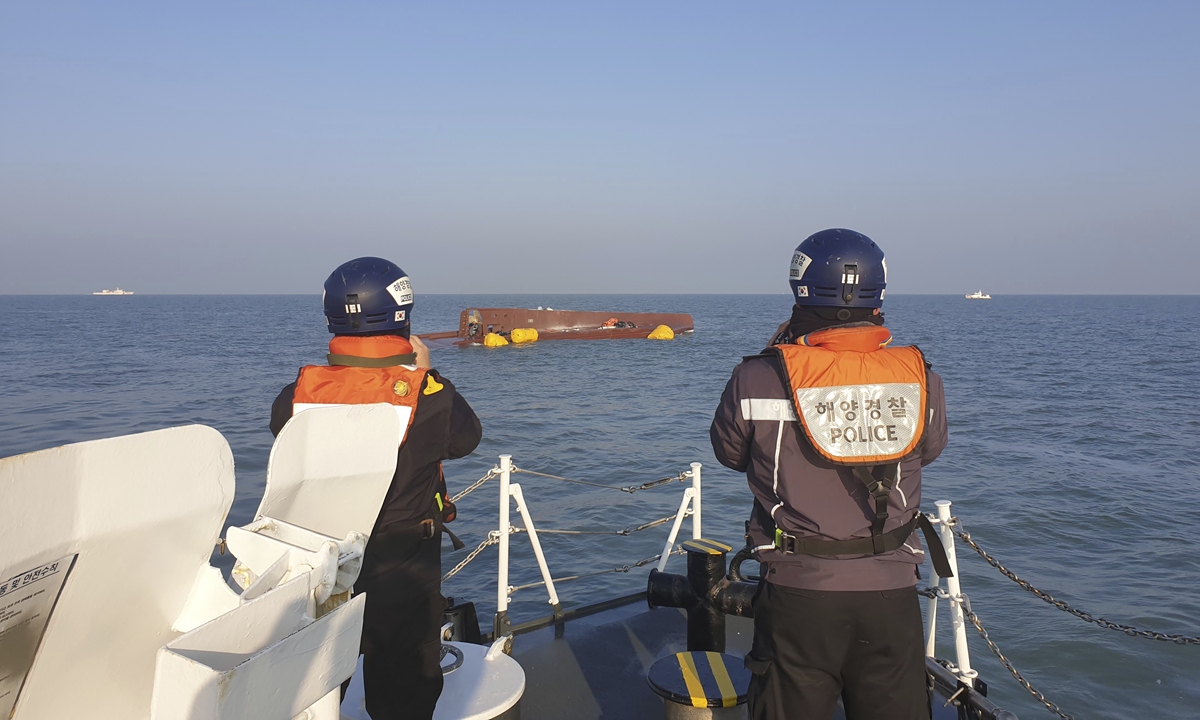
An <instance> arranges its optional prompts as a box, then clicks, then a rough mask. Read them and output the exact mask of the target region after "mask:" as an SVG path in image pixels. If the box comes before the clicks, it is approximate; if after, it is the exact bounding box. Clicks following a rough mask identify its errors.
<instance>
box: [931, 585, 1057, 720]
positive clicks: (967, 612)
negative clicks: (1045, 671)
mask: <svg viewBox="0 0 1200 720" xmlns="http://www.w3.org/2000/svg"><path fill="white" fill-rule="evenodd" d="M917 592H918V593H919V594H921V595H924V596H925V597H927V598H935V597H936V598H942V599H944V600H949V601H950V602H957V603H960V604H961V605H962V608H963V617H965V618H966V619H967V620H968V621H970V623H971V624H972V625H974V626H975V631H976V632H978V633H979V636H980V637H982V638H983V641H984V642H985V643H987V646H988V649H989V650H991V651H992V654H993V655H995V656H996V659H998V660H999V661H1000V664H1001V665H1003V666H1004V669H1005V670H1007V671H1008V672H1009V674H1011V675H1012V676H1013V678H1014V679H1016V681H1017V682H1018V683H1020V684H1021V687H1023V688H1025V689H1026V690H1028V691H1029V694H1030V695H1032V696H1033V697H1034V699H1035V700H1037V701H1038V702H1040V703H1041V704H1042V705H1043V706H1045V708H1046V709H1047V710H1049V711H1050V712H1052V713H1054V714H1055V715H1057V716H1059V717H1060V718H1062V719H1063V720H1075V716H1073V715H1070V714H1068V713H1067V712H1066V711H1064V710H1063V709H1062V708H1060V707H1059V706H1058V705H1057V704H1055V703H1053V702H1051V701H1050V700H1048V699H1047V698H1046V696H1045V695H1044V694H1043V693H1042V692H1041V691H1040V690H1038V689H1037V688H1035V687H1034V686H1033V685H1031V684H1030V683H1029V681H1028V680H1026V679H1025V676H1024V675H1022V674H1021V671H1020V670H1017V668H1016V666H1014V665H1013V664H1012V661H1011V660H1009V659H1008V658H1007V657H1005V656H1004V653H1003V652H1001V651H1000V647H999V646H998V645H996V642H995V641H994V640H992V637H991V636H990V635H988V631H987V630H986V629H985V628H984V627H983V623H982V622H981V621H980V620H979V616H978V615H976V614H975V613H974V611H972V610H971V600H970V598H968V597H967V595H966V593H962V594H960V595H959V596H958V597H953V596H951V595H950V594H949V593H947V592H946V591H945V590H943V589H941V588H923V589H921V590H918V591H917Z"/></svg>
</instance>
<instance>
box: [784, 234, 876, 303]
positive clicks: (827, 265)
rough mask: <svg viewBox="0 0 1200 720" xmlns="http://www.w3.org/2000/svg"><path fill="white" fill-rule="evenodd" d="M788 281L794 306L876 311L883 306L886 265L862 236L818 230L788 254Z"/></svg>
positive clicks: (873, 243)
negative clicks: (789, 259) (789, 268)
mask: <svg viewBox="0 0 1200 720" xmlns="http://www.w3.org/2000/svg"><path fill="white" fill-rule="evenodd" d="M789 280H790V282H791V285H792V298H793V299H795V301H796V304H797V305H821V306H827V307H852V308H853V307H861V308H877V307H882V306H883V289H884V287H886V286H887V261H886V260H884V259H883V250H881V249H879V246H878V245H876V244H875V242H874V241H873V240H871V238H869V237H867V236H866V235H863V234H862V233H856V232H854V231H853V230H843V229H840V228H839V229H833V230H822V231H821V232H819V233H815V234H813V235H809V236H808V239H806V240H805V241H804V242H802V243H800V245H799V247H797V248H796V252H795V253H793V254H792V272H791V277H790V278H789Z"/></svg>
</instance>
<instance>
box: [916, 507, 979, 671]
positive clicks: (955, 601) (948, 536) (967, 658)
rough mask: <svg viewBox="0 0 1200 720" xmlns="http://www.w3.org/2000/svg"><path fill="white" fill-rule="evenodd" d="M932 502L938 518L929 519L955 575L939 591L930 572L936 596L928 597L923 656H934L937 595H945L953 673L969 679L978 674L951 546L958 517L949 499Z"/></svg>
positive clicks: (937, 580) (947, 579)
mask: <svg viewBox="0 0 1200 720" xmlns="http://www.w3.org/2000/svg"><path fill="white" fill-rule="evenodd" d="M934 504H935V505H936V506H937V517H936V518H933V519H931V522H932V523H933V524H934V525H935V526H937V529H938V534H939V535H940V536H941V538H942V545H943V546H944V547H945V548H946V559H947V560H949V561H950V570H951V572H953V573H954V577H949V578H945V580H946V589H945V590H942V588H941V581H942V578H939V577H938V575H937V571H935V570H934V571H931V574H932V577H931V578H930V580H931V581H932V582H931V587H933V588H934V589H936V590H937V595H936V596H935V597H931V598H929V611H928V613H927V616H928V617H927V618H926V619H927V620H928V625H929V628H928V630H927V631H926V635H925V655H926V656H927V657H937V655H936V650H937V648H936V642H937V608H938V598H945V599H946V600H947V602H949V603H950V623H951V628H952V630H953V632H954V649H955V659H956V660H957V661H958V662H957V669H956V671H955V672H956V673H957V674H958V676H959V677H961V678H963V679H964V680H967V681H970V680H973V679H975V678H976V677H979V673H978V672H977V671H975V670H973V669H972V668H971V652H970V649H969V648H968V647H967V624H966V619H965V618H964V617H963V594H962V585H961V583H960V582H959V575H958V557H957V555H956V553H955V547H954V524H955V523H956V522H957V519H956V518H954V517H951V515H950V501H949V500H938V501H937V502H936V503H934Z"/></svg>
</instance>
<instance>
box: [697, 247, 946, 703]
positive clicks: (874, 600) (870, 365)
mask: <svg viewBox="0 0 1200 720" xmlns="http://www.w3.org/2000/svg"><path fill="white" fill-rule="evenodd" d="M790 283H791V287H792V296H793V298H794V299H795V306H794V307H793V309H792V318H791V320H790V321H789V322H788V323H786V324H785V325H784V326H782V327H781V328H780V330H779V332H778V334H777V335H776V336H775V338H774V339H773V341H772V343H771V346H770V347H768V348H767V349H766V350H764V351H763V352H762V353H761V354H759V355H756V356H753V357H748V358H746V359H745V360H744V361H743V362H742V363H741V364H740V365H738V366H737V368H735V369H734V371H733V377H732V378H730V380H729V384H728V385H726V387H725V392H724V395H722V397H721V403H720V406H719V407H718V408H717V411H716V415H715V417H714V418H713V423H712V428H711V439H712V446H713V450H714V452H715V453H716V457H717V459H718V460H719V461H720V462H721V463H722V464H724V465H726V466H727V467H730V468H732V469H734V470H737V471H738V472H745V473H746V478H747V480H748V482H749V485H750V490H751V492H752V493H753V495H754V506H753V510H752V514H751V518H750V540H751V542H752V543H753V544H754V545H755V546H756V551H757V557H758V559H759V560H760V561H761V562H762V563H763V569H764V580H763V582H762V586H761V588H760V591H759V595H758V597H757V598H756V600H755V603H754V644H753V649H752V650H751V652H750V654H749V655H748V656H747V658H746V665H747V667H748V668H749V669H750V670H751V671H752V672H753V673H754V675H753V679H752V681H751V684H750V691H749V710H750V717H751V718H753V719H754V720H784V719H785V718H787V719H788V720H792V719H796V718H803V719H805V720H809V719H812V720H824V719H826V718H830V717H831V716H832V715H833V712H834V709H835V706H836V703H837V700H838V697H839V696H840V697H841V698H842V701H843V704H844V705H845V709H846V716H847V718H848V719H849V720H918V719H919V720H928V718H929V717H930V707H929V699H928V696H927V692H926V682H925V658H924V643H923V638H922V628H921V612H920V607H919V605H918V600H917V593H916V582H917V579H918V572H917V567H918V565H919V564H920V563H921V561H922V559H923V557H924V554H925V553H924V550H923V549H922V546H921V543H920V541H919V540H918V539H917V536H916V535H915V534H914V531H915V530H916V529H917V528H918V527H920V528H921V529H922V530H923V531H925V532H926V538H927V545H930V546H934V545H936V547H932V548H931V550H930V554H931V556H932V559H933V560H934V565H935V567H936V568H938V570H939V574H941V575H942V576H943V577H946V576H948V575H949V569H948V566H947V565H946V564H945V562H944V559H945V556H944V551H942V546H941V544H940V542H939V541H938V540H937V538H936V536H935V535H933V532H932V528H931V527H930V526H929V523H928V521H925V520H924V516H923V515H921V514H920V512H919V507H920V504H921V468H923V467H924V466H926V465H928V464H929V463H931V462H933V460H934V459H935V458H937V456H938V455H939V454H940V453H941V452H942V449H943V448H945V446H946V440H947V433H946V409H945V399H944V396H943V394H942V380H941V378H940V377H938V375H937V374H936V373H934V372H932V371H931V370H930V366H929V365H928V364H927V363H926V362H925V358H924V356H923V355H922V353H921V351H920V350H919V349H918V348H916V347H889V343H890V341H891V333H890V332H889V331H888V330H887V329H886V328H885V327H883V315H882V314H880V308H881V307H882V305H883V295H884V288H885V286H886V284H887V263H886V262H885V261H884V257H883V251H882V250H881V249H880V248H879V246H877V245H876V244H875V243H874V242H872V241H871V239H870V238H868V237H866V236H865V235H861V234H859V233H857V232H853V231H851V230H824V231H822V232H819V233H816V234H815V235H812V236H811V237H809V238H808V239H806V240H805V241H804V242H803V243H801V244H800V246H799V247H798V248H796V251H795V253H794V255H793V257H792V265H791V278H790Z"/></svg>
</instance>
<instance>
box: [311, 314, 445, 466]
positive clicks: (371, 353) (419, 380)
mask: <svg viewBox="0 0 1200 720" xmlns="http://www.w3.org/2000/svg"><path fill="white" fill-rule="evenodd" d="M411 354H412V345H411V344H409V342H408V341H407V340H405V339H404V338H402V337H398V336H394V335H374V336H366V337H357V336H350V335H342V336H338V337H335V338H333V339H332V340H330V341H329V358H330V362H331V364H330V365H306V366H304V367H303V368H300V375H299V377H297V378H296V391H295V394H294V396H293V400H292V414H293V415H295V414H296V413H299V412H303V411H304V410H308V409H309V408H314V407H329V406H332V405H364V404H369V403H387V404H389V405H391V406H392V407H394V408H395V409H396V414H397V415H399V416H400V428H401V429H400V439H399V444H401V445H403V444H404V439H405V437H406V436H407V435H408V428H409V427H411V426H412V420H413V414H414V411H415V410H416V407H417V400H418V398H419V397H420V396H421V394H422V393H424V394H426V395H432V394H433V393H435V392H437V391H438V390H441V389H442V385H441V384H440V383H438V381H437V379H436V378H434V376H432V375H429V374H428V372H429V371H428V370H425V369H422V368H415V367H412V366H405V365H383V364H384V363H388V362H395V361H396V359H397V358H399V359H408V358H409V356H410V355H411ZM349 362H354V363H355V364H354V365H349V364H342V363H349ZM359 362H361V363H363V364H365V365H368V366H367V367H363V366H360V365H359V364H358V363H359ZM371 364H374V365H383V366H382V367H371V366H369V365H371Z"/></svg>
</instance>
